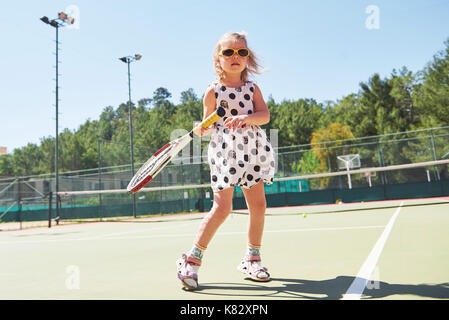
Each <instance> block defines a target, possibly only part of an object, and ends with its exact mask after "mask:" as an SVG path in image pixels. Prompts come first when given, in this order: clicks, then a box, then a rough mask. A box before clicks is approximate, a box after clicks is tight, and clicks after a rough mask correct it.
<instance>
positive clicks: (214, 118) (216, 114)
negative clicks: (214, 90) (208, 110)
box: [201, 107, 226, 128]
mask: <svg viewBox="0 0 449 320" xmlns="http://www.w3.org/2000/svg"><path fill="white" fill-rule="evenodd" d="M225 114H226V111H225V110H224V109H223V108H222V107H219V108H218V109H217V110H216V111H215V112H214V113H212V114H211V115H210V116H208V117H207V118H206V119H204V121H203V122H201V127H203V128H209V127H210V125H211V124H213V123H215V122H216V121H217V120H218V119H220V118H221V117H223V116H224V115H225Z"/></svg>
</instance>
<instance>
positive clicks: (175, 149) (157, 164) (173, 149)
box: [127, 107, 226, 193]
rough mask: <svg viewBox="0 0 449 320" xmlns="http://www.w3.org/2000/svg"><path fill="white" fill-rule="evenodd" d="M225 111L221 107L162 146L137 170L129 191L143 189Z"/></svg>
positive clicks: (129, 185) (134, 191) (133, 191)
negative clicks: (191, 128)
mask: <svg viewBox="0 0 449 320" xmlns="http://www.w3.org/2000/svg"><path fill="white" fill-rule="evenodd" d="M225 113H226V111H225V110H224V109H223V108H222V107H219V108H218V109H217V110H215V112H214V113H212V114H211V115H210V116H208V117H207V118H206V119H204V120H203V121H202V122H201V123H200V125H199V126H198V127H196V128H194V129H193V130H192V131H190V132H189V133H187V134H186V135H184V136H182V137H181V138H178V139H176V140H174V141H171V142H169V143H167V144H166V145H165V146H163V147H162V148H160V149H159V150H158V151H157V152H156V153H155V154H154V155H153V156H152V157H151V158H150V159H148V160H147V162H145V163H144V164H143V165H142V167H141V168H140V169H139V171H137V173H136V174H135V175H134V177H133V178H132V179H131V181H130V182H129V184H128V187H127V190H128V192H130V193H136V192H137V191H139V190H140V189H142V188H143V187H144V186H145V185H146V184H147V183H148V182H150V181H151V180H152V179H153V178H154V177H155V176H156V175H157V174H158V173H159V172H160V171H161V170H162V169H163V168H164V167H165V166H166V165H167V164H168V163H169V162H170V161H171V159H173V157H174V156H176V155H177V154H178V153H179V151H181V150H182V149H183V148H184V147H185V146H186V145H187V144H188V143H189V142H190V141H191V140H192V139H193V134H198V132H197V130H200V127H202V128H208V127H210V126H211V125H212V124H213V123H215V122H216V121H217V120H218V119H220V118H221V117H223V116H224V115H225Z"/></svg>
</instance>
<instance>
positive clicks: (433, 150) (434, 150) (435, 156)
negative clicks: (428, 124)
mask: <svg viewBox="0 0 449 320" xmlns="http://www.w3.org/2000/svg"><path fill="white" fill-rule="evenodd" d="M430 138H431V143H432V156H433V160H434V161H436V160H438V158H437V148H436V146H435V136H434V135H433V129H430ZM434 172H435V174H436V178H437V180H438V181H439V180H440V172H439V171H438V168H437V167H434Z"/></svg>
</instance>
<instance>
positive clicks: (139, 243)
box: [0, 197, 449, 300]
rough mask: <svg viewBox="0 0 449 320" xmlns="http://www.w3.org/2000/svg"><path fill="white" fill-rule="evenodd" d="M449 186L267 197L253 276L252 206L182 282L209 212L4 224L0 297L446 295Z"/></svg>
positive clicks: (235, 217) (232, 219)
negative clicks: (181, 272)
mask: <svg viewBox="0 0 449 320" xmlns="http://www.w3.org/2000/svg"><path fill="white" fill-rule="evenodd" d="M448 213H449V197H440V198H428V199H413V200H399V201H379V202H365V203H351V204H333V205H316V206H303V207H282V208H269V209H268V210H267V216H266V223H265V233H264V238H263V247H262V251H261V252H262V259H263V263H264V265H266V266H267V267H268V268H269V271H270V272H271V276H272V281H270V282H267V283H258V282H253V281H251V280H248V279H245V276H244V275H243V274H241V273H240V272H239V271H237V269H236V266H237V265H238V263H239V262H240V259H241V258H242V257H243V254H244V253H245V249H246V228H247V221H248V215H247V213H246V210H239V211H234V212H233V213H232V214H231V215H230V216H229V217H228V219H227V220H226V221H225V223H224V224H223V225H222V226H221V228H220V229H219V230H218V232H217V234H216V236H215V237H214V239H213V240H212V242H211V244H210V245H209V248H208V249H207V251H206V253H205V256H204V259H203V266H202V267H201V268H200V273H199V282H200V288H199V290H197V291H193V292H192V291H186V290H183V289H182V287H181V284H180V282H179V281H178V279H177V277H176V265H175V261H176V260H177V259H178V258H179V256H180V255H181V253H182V252H184V251H186V250H189V249H190V247H191V245H192V242H193V240H194V236H195V233H196V230H197V228H198V226H199V224H200V222H201V219H202V217H203V214H201V213H199V214H198V213H196V214H185V215H176V216H166V217H154V218H146V219H130V220H128V221H120V222H98V223H85V224H72V225H60V226H54V227H52V228H34V229H26V230H20V231H3V232H0V255H1V257H2V259H1V270H0V283H1V285H0V299H88V300H90V299H125V300H126V299H133V300H134V299H151V300H171V299H176V300H184V299H185V300H197V299H199V300H209V299H220V300H227V299H232V300H239V299H245V300H253V299H257V300H260V299H275V300H281V299H332V300H338V299H449V233H448V229H449V214H448Z"/></svg>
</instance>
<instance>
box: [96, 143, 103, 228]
mask: <svg viewBox="0 0 449 320" xmlns="http://www.w3.org/2000/svg"><path fill="white" fill-rule="evenodd" d="M97 143H98V150H97V151H98V189H99V190H102V189H103V188H102V187H101V149H100V148H101V140H100V139H98V140H97ZM101 200H102V199H101V193H99V194H98V216H99V218H100V221H102V212H101V211H102V210H101V209H102V208H101V206H102V201H101Z"/></svg>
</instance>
